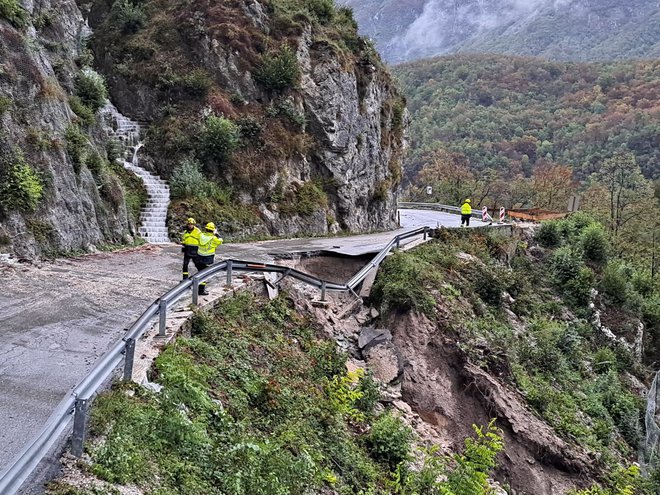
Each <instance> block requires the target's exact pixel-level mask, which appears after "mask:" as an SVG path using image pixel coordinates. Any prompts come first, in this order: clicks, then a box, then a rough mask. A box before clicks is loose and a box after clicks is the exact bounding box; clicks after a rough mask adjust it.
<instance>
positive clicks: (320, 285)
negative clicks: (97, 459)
mask: <svg viewBox="0 0 660 495" xmlns="http://www.w3.org/2000/svg"><path fill="white" fill-rule="evenodd" d="M428 230H429V229H428V227H422V228H418V229H415V230H411V231H409V232H405V233H403V234H400V235H397V236H396V237H394V238H393V239H392V240H391V241H390V242H389V243H388V244H387V245H386V246H385V247H384V248H383V249H382V250H381V251H380V252H379V253H378V254H377V255H376V256H375V257H374V258H373V260H371V261H370V262H369V263H368V264H367V265H366V266H365V267H364V268H362V269H361V270H360V271H359V272H357V273H356V274H355V275H354V276H353V277H352V278H351V279H350V280H349V281H348V282H346V283H345V284H338V283H335V282H329V281H327V280H323V279H320V278H318V277H315V276H313V275H309V274H307V273H304V272H301V271H299V270H296V269H294V268H289V267H285V266H281V265H277V264H271V263H261V262H258V261H240V260H233V259H230V260H225V261H222V262H221V263H217V264H215V265H212V266H210V267H209V268H206V269H204V270H202V271H200V272H199V273H196V274H195V275H194V276H193V277H192V278H190V279H188V280H185V281H183V282H181V283H180V284H179V285H177V286H176V287H174V288H172V289H171V290H169V291H168V292H166V293H165V294H164V295H162V296H161V297H160V298H158V299H157V300H156V301H154V302H153V303H152V304H151V305H150V306H149V307H148V308H147V309H146V311H145V312H144V313H142V315H141V316H140V317H139V318H138V319H137V320H136V321H135V322H134V323H133V324H132V325H131V326H130V327H129V328H128V330H127V331H126V335H125V336H124V337H123V338H122V339H121V340H120V341H119V342H117V343H115V344H114V345H113V346H112V347H111V348H110V350H109V351H108V352H106V353H105V355H104V356H103V357H102V358H101V360H100V361H98V362H97V363H96V364H95V365H94V367H93V368H92V370H91V371H90V372H89V373H88V374H87V376H86V377H85V378H84V379H83V380H82V381H81V382H80V383H79V384H78V385H77V386H76V387H74V388H73V390H72V391H71V392H70V393H69V395H67V396H66V397H65V398H64V399H63V400H62V402H60V404H59V405H58V406H57V407H56V408H55V410H54V411H53V413H52V414H51V415H50V418H49V419H48V421H47V422H46V424H45V426H44V427H43V429H42V430H41V432H40V433H39V434H38V435H37V436H36V437H34V438H33V439H32V440H31V441H30V443H29V444H28V445H27V446H26V447H25V448H24V449H23V451H22V452H21V453H20V454H19V455H18V456H17V457H16V459H15V460H14V462H13V463H12V464H11V465H10V466H9V467H8V468H6V469H5V470H4V471H3V472H2V473H0V494H1V495H13V494H14V493H16V492H17V491H18V489H19V488H20V487H21V485H22V484H23V483H24V482H25V480H26V479H27V478H28V476H30V474H31V473H32V471H34V469H35V468H36V467H37V465H38V464H39V462H41V460H42V459H43V458H44V456H45V455H46V454H47V453H48V451H49V450H50V449H51V447H52V446H53V445H54V444H55V442H57V440H58V439H59V438H60V437H61V435H62V434H63V433H64V431H65V429H66V428H67V426H68V425H69V423H70V421H71V419H72V418H73V434H72V444H71V451H72V453H73V454H74V455H76V456H78V457H79V456H81V455H82V453H83V445H84V441H85V431H86V426H87V418H88V408H89V404H90V401H91V399H92V397H93V396H94V394H95V393H96V392H97V391H98V390H99V388H100V387H101V386H102V385H103V384H104V383H105V382H106V381H107V380H108V379H109V378H110V377H111V375H112V373H113V371H114V370H115V369H117V368H118V367H119V366H120V364H121V362H122V360H123V361H124V370H123V379H124V380H131V379H132V376H133V361H134V357H135V342H136V341H137V339H139V338H140V337H141V336H142V335H143V334H144V332H145V331H146V330H147V329H148V328H149V327H150V326H151V323H152V320H153V319H154V318H155V317H156V316H157V315H158V316H159V330H158V331H159V335H165V324H166V321H167V311H168V309H169V308H171V307H173V306H174V305H175V304H176V303H177V302H178V301H179V300H180V299H181V298H182V297H183V296H185V295H186V294H187V293H188V292H189V290H190V289H192V303H193V305H197V304H198V295H197V293H198V288H199V284H200V283H201V282H204V281H206V280H209V279H211V278H214V277H215V276H217V275H218V274H219V273H220V272H226V276H227V285H231V283H232V278H233V272H234V271H244V272H274V273H280V274H281V277H280V278H279V279H278V280H277V281H275V282H274V283H275V284H277V283H279V282H280V281H282V279H283V278H285V277H291V278H293V279H295V280H298V281H300V282H303V283H305V284H307V285H311V286H313V287H316V288H317V289H319V290H320V291H321V300H322V301H323V300H325V298H326V293H327V291H335V292H353V293H355V291H354V289H355V288H356V287H357V286H358V285H359V284H360V283H361V282H362V281H363V280H364V279H365V278H366V276H367V275H368V273H369V272H370V271H371V270H372V269H374V268H375V267H377V266H378V265H379V264H380V263H381V262H382V261H383V260H384V259H385V257H386V256H387V254H388V253H389V252H390V251H391V250H392V249H393V248H395V247H396V248H398V247H400V244H401V241H403V240H405V239H409V238H412V237H416V236H419V235H423V236H424V239H426V237H427V234H428Z"/></svg>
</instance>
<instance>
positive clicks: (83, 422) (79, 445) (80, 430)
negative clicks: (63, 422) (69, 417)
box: [71, 397, 88, 457]
mask: <svg viewBox="0 0 660 495" xmlns="http://www.w3.org/2000/svg"><path fill="white" fill-rule="evenodd" d="M87 402H88V399H81V398H80V397H78V398H77V399H76V409H75V415H74V417H73V437H72V439H71V453H72V454H73V455H74V456H76V457H82V455H83V450H84V448H83V447H84V444H85V430H86V429H87Z"/></svg>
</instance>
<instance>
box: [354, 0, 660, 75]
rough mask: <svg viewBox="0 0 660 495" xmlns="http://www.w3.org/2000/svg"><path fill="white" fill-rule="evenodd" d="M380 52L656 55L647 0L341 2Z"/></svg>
mask: <svg viewBox="0 0 660 495" xmlns="http://www.w3.org/2000/svg"><path fill="white" fill-rule="evenodd" d="M344 3H345V4H347V5H350V6H351V7H353V8H354V9H355V14H356V18H357V19H358V21H359V22H360V26H361V28H362V32H363V33H364V34H365V35H368V36H372V37H374V39H375V40H376V41H377V44H378V48H379V50H380V51H381V53H382V54H383V57H384V58H385V59H386V60H388V61H390V62H404V61H410V60H416V59H419V58H426V57H432V56H435V55H441V54H445V53H454V52H495V53H507V54H515V55H535V56H542V57H547V58H552V59H558V60H580V61H588V60H612V59H621V58H653V57H657V56H658V55H659V54H660V37H659V36H658V31H657V28H656V26H657V25H658V23H659V22H660V8H659V7H658V3H657V2H655V1H651V0H634V1H631V2H625V3H622V2H618V1H616V0H558V1H554V2H544V1H541V0H504V1H493V0H485V1H476V0H470V1H466V2H454V1H449V0H412V1H406V2H398V1H393V0H345V1H344Z"/></svg>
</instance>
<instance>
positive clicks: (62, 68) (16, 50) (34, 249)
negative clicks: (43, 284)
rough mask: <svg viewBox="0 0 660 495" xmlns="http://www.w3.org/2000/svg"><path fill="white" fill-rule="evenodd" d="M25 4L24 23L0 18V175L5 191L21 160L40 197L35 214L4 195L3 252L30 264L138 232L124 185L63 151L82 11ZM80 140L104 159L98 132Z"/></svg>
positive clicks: (50, 3) (54, 3)
mask: <svg viewBox="0 0 660 495" xmlns="http://www.w3.org/2000/svg"><path fill="white" fill-rule="evenodd" d="M10 3H11V2H10ZM23 5H24V7H25V10H24V11H21V12H22V15H23V17H24V20H23V21H22V22H14V23H13V24H12V23H10V22H9V21H7V20H5V19H3V18H0V102H1V104H0V123H1V125H0V150H1V151H2V155H3V157H4V158H3V159H0V162H1V163H0V176H2V179H3V180H4V181H5V184H7V183H8V181H9V175H10V173H12V167H15V166H16V164H17V163H18V161H20V162H21V163H22V164H23V166H27V167H28V168H27V169H25V170H32V172H34V173H36V176H38V178H39V181H40V183H41V188H42V191H41V194H40V195H38V196H39V197H38V200H37V202H36V205H34V207H33V208H32V207H31V208H25V207H20V206H17V205H16V204H15V202H14V201H13V200H12V199H11V198H10V196H11V194H12V191H3V194H4V196H5V198H4V199H5V201H4V202H3V204H4V207H3V208H2V209H1V210H0V250H3V251H8V252H12V253H14V254H15V255H17V256H19V257H24V258H34V257H39V256H44V255H54V254H57V253H60V252H67V251H79V250H85V249H93V247H92V246H94V245H98V244H102V243H110V242H123V241H127V240H129V238H130V234H131V233H132V232H134V231H135V225H134V223H133V222H132V221H131V220H130V216H129V214H128V212H127V208H126V204H125V201H124V191H123V186H122V184H121V182H120V181H119V179H118V178H117V177H116V176H115V175H112V174H109V173H108V174H104V175H103V177H101V175H99V170H94V172H93V171H92V170H91V169H92V168H93V167H88V166H87V165H86V163H84V160H80V161H81V162H82V163H75V160H74V159H72V156H71V153H70V152H69V151H67V146H68V144H69V141H70V140H69V141H68V140H67V137H66V136H67V131H68V130H70V129H72V125H73V124H74V123H75V122H76V121H77V120H78V117H76V114H74V112H73V111H72V110H71V107H70V106H69V102H68V98H69V96H70V95H71V94H72V92H73V80H74V78H75V75H76V74H77V73H78V71H79V68H78V66H76V63H75V61H76V60H79V59H80V57H81V56H82V55H84V42H83V40H84V38H85V36H86V25H85V23H84V22H83V19H82V16H81V14H80V11H79V10H78V7H77V6H76V3H75V2H74V1H73V0H45V1H43V2H38V3H36V2H31V1H27V2H24V4H23ZM80 139H81V140H83V142H82V144H81V146H85V147H87V152H88V156H90V155H91V154H97V155H98V156H102V157H105V144H106V141H107V137H106V135H105V133H104V131H103V129H102V128H101V127H100V126H99V125H91V126H89V127H87V128H86V129H85V130H84V131H82V130H81V134H80ZM21 156H22V157H23V159H21V158H20V157H21ZM17 189H20V187H13V191H14V192H16V190H17Z"/></svg>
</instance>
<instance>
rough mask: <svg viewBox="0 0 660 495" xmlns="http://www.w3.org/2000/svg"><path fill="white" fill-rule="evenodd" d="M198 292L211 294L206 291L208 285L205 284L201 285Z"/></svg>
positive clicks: (205, 294) (204, 294) (202, 294)
mask: <svg viewBox="0 0 660 495" xmlns="http://www.w3.org/2000/svg"><path fill="white" fill-rule="evenodd" d="M197 294H199V295H200V296H208V295H209V293H208V292H206V286H205V285H200V286H199V290H198V291H197Z"/></svg>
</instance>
